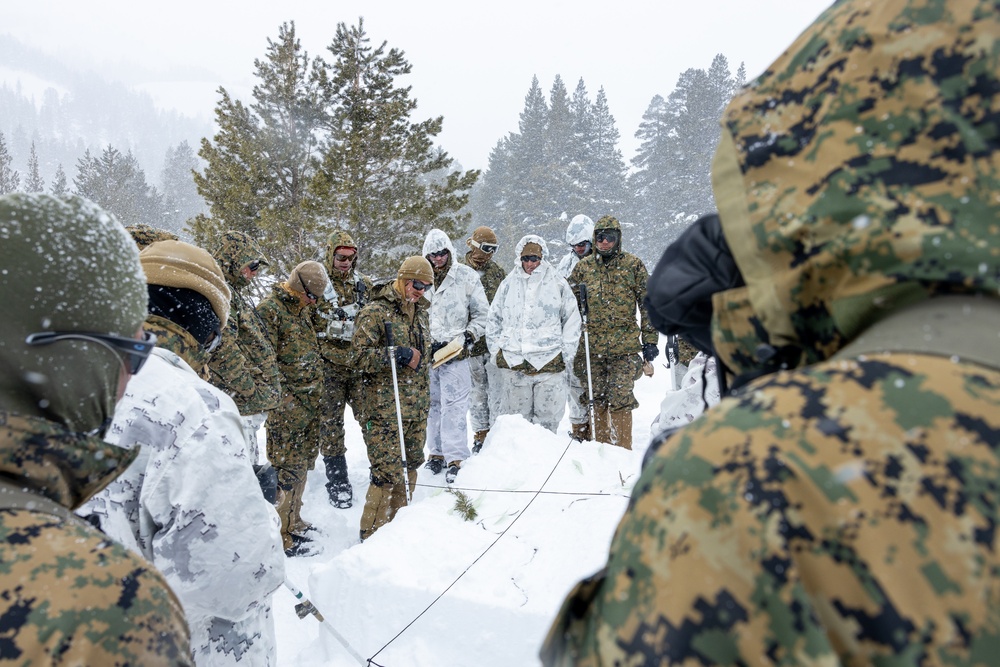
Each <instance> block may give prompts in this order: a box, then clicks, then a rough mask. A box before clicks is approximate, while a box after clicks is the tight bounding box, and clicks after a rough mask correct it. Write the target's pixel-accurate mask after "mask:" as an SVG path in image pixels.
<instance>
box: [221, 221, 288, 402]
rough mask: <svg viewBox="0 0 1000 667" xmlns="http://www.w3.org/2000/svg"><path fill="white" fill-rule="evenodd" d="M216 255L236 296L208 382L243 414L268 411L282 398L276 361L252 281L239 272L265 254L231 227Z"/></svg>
mask: <svg viewBox="0 0 1000 667" xmlns="http://www.w3.org/2000/svg"><path fill="white" fill-rule="evenodd" d="M212 256H213V257H215V261H217V262H218V263H219V266H220V267H221V268H222V274H223V275H224V276H225V277H226V282H227V283H228V284H229V290H230V292H231V293H232V301H231V302H230V306H229V321H228V323H227V324H226V328H225V329H223V331H222V343H221V344H220V345H219V347H218V349H216V350H215V352H213V353H212V358H211V360H210V362H209V371H210V373H211V375H210V378H209V381H210V382H211V383H212V384H214V385H215V386H216V387H218V388H219V389H221V390H222V391H224V392H226V393H227V394H229V395H230V396H231V397H232V398H233V401H234V402H235V403H236V407H237V408H239V410H240V414H241V415H244V416H246V415H255V414H261V413H267V412H270V411H271V410H274V409H275V408H276V407H278V403H279V402H280V400H281V379H280V376H279V374H278V365H277V362H276V361H275V357H274V348H273V347H272V345H271V343H270V341H269V340H268V338H267V336H266V335H265V333H264V327H263V323H262V322H261V319H260V316H259V315H258V314H257V312H256V310H254V306H253V301H252V300H251V298H250V289H249V288H250V281H249V280H247V279H246V278H245V277H243V276H242V275H241V274H240V271H241V270H242V269H243V267H245V266H247V265H248V264H250V263H251V262H253V261H255V260H263V259H264V257H263V255H262V254H261V252H260V249H259V248H258V247H257V244H256V243H255V242H254V241H253V239H251V238H250V237H249V236H247V235H246V234H244V233H243V232H237V231H232V230H230V231H228V232H226V233H225V234H223V236H222V239H221V241H220V243H219V247H218V248H217V249H216V251H215V252H214V253H212Z"/></svg>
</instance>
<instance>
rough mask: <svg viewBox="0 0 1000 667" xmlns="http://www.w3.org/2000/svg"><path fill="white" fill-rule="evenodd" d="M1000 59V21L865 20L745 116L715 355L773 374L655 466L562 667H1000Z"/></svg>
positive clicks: (726, 210)
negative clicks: (729, 284)
mask: <svg viewBox="0 0 1000 667" xmlns="http://www.w3.org/2000/svg"><path fill="white" fill-rule="evenodd" d="M998 54H1000V14H998V12H997V8H996V5H995V4H994V3H992V2H979V1H975V0H951V1H949V2H947V3H926V2H918V1H916V0H884V1H883V2H879V3H869V2H863V1H861V0H857V1H850V0H847V1H842V2H838V3H835V4H834V5H833V6H831V7H830V8H829V9H827V10H826V12H824V13H823V14H822V15H821V16H820V17H819V18H818V19H817V21H816V22H815V23H814V24H813V25H812V26H811V27H810V28H809V29H807V30H806V32H805V33H803V34H802V35H801V36H800V37H799V38H798V40H797V41H796V42H795V43H794V44H793V45H792V46H791V47H790V48H789V49H788V50H786V51H785V53H784V55H782V56H781V57H780V58H779V59H778V60H777V61H776V62H775V63H774V64H773V65H772V66H771V67H770V68H769V69H768V70H767V71H766V72H765V73H764V74H763V75H762V76H761V77H760V78H759V79H758V80H757V81H756V82H755V83H754V84H752V85H751V86H750V87H748V88H747V89H745V90H744V91H743V92H742V93H740V94H738V95H737V96H736V97H735V98H734V100H733V101H732V102H731V103H730V105H729V106H728V108H727V109H726V111H725V113H724V115H723V127H724V131H723V136H722V140H721V142H720V145H719V150H718V152H717V154H716V159H715V163H714V165H713V185H714V189H715V196H716V201H717V202H718V204H719V217H720V219H721V222H722V227H723V231H724V233H725V237H726V241H727V242H728V245H729V247H730V248H731V249H732V256H733V257H734V259H735V260H736V263H737V265H738V266H739V269H740V272H741V273H742V275H743V278H744V279H745V281H746V285H745V286H744V287H739V288H735V289H729V290H726V291H723V292H717V293H716V294H715V296H714V299H713V305H714V309H713V311H714V315H713V322H712V328H713V331H712V342H713V345H714V347H715V351H716V352H717V354H718V355H719V357H720V359H721V361H722V362H723V363H725V364H726V365H727V366H728V367H729V368H730V369H731V370H732V371H733V372H734V373H736V374H738V375H743V376H746V375H747V374H754V373H757V374H759V371H760V370H762V369H763V370H764V371H765V372H766V375H764V376H763V377H758V379H756V380H751V381H750V382H749V383H747V384H745V385H743V386H742V387H741V388H739V389H737V391H736V392H735V393H734V395H731V396H730V397H727V398H724V399H723V400H722V402H721V403H720V404H719V405H718V406H716V407H715V408H713V409H712V410H710V411H708V412H707V413H706V414H705V415H703V416H702V417H701V418H700V419H698V420H696V421H694V422H693V423H692V424H690V425H689V426H687V427H685V428H684V430H683V431H681V432H680V433H678V434H676V435H674V436H672V437H671V438H670V439H668V440H667V441H666V442H665V443H664V444H663V445H661V447H660V449H659V451H656V453H655V455H654V456H653V457H652V459H651V461H650V462H649V463H648V465H647V466H646V467H645V469H644V471H643V473H642V475H641V477H640V479H639V481H638V482H637V483H636V486H635V489H634V490H633V493H632V500H631V503H630V507H629V510H628V512H627V514H626V516H625V517H624V518H623V520H622V522H621V524H620V525H619V527H618V531H617V534H616V535H615V538H614V541H613V543H612V546H611V553H610V556H609V560H608V566H607V569H606V570H605V571H603V572H602V573H599V576H597V577H595V578H593V579H591V580H588V581H586V582H583V584H581V586H579V587H578V589H577V590H576V591H575V592H574V594H573V595H571V597H570V599H569V600H567V602H566V604H565V605H564V607H563V610H562V612H561V614H560V617H559V619H558V620H557V622H556V624H555V626H554V627H553V630H552V632H551V633H550V636H549V640H548V643H547V647H546V649H545V650H544V660H543V662H544V663H545V664H546V665H570V664H572V665H581V666H587V665H613V664H614V665H639V664H687V665H713V664H741V665H758V664H768V665H774V664H785V665H790V664H815V665H819V664H824V665H839V664H843V665H859V666H864V665H890V664H891V665H973V664H991V663H995V662H996V660H997V655H998V653H997V649H996V646H997V628H1000V605H998V604H997V594H996V590H997V573H998V572H1000V534H998V532H997V530H996V527H997V525H998V522H1000V509H998V508H1000V491H998V488H997V480H998V479H1000V454H998V450H997V443H998V442H1000V360H998V359H997V349H998V348H997V331H998V330H1000V301H998V293H1000V266H998V254H997V249H998V248H1000V224H998V221H1000V203H998V198H997V193H998V192H1000V151H998V145H997V140H998V137H1000V124H998V120H997V118H998V111H1000V80H998V72H1000V55H998ZM755 329H756V331H755ZM764 351H766V352H767V354H766V355H765V354H761V352H764ZM775 352H777V354H778V356H779V357H780V358H781V359H782V361H783V364H784V366H785V368H786V369H787V370H782V369H781V368H780V367H779V366H778V365H776V364H773V363H772V362H771V361H770V359H771V358H773V355H774V353H775ZM739 382H740V378H737V381H736V383H734V384H735V385H739Z"/></svg>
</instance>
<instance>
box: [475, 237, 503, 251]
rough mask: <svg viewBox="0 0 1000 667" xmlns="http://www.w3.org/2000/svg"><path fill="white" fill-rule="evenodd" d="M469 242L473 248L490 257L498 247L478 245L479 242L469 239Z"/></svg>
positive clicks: (491, 244) (495, 245) (490, 244)
mask: <svg viewBox="0 0 1000 667" xmlns="http://www.w3.org/2000/svg"><path fill="white" fill-rule="evenodd" d="M469 242H470V243H471V244H472V245H473V246H475V247H476V248H479V249H480V250H482V251H483V252H485V253H487V254H490V255H492V254H493V253H495V252H496V251H497V248H499V247H500V246H499V245H497V244H496V243H480V242H479V241H477V240H475V239H471V240H470V241H469Z"/></svg>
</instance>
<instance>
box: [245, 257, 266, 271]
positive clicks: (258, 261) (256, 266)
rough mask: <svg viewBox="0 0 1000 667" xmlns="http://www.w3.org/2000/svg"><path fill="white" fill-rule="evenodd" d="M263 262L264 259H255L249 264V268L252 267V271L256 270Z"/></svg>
mask: <svg viewBox="0 0 1000 667" xmlns="http://www.w3.org/2000/svg"><path fill="white" fill-rule="evenodd" d="M263 263H264V262H263V261H262V260H259V259H255V260H254V261H252V262H250V263H249V264H247V268H248V269H250V270H251V271H256V270H257V269H259V268H260V265H261V264H263Z"/></svg>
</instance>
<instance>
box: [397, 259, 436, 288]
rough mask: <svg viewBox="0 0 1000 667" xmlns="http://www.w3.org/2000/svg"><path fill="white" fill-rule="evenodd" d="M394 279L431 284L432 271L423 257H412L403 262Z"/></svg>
mask: <svg viewBox="0 0 1000 667" xmlns="http://www.w3.org/2000/svg"><path fill="white" fill-rule="evenodd" d="M396 277H397V278H399V279H401V280H403V281H406V280H419V281H420V282H422V283H433V282H434V271H433V269H431V263H430V262H428V261H427V259H426V258H425V257H421V256H419V255H414V256H413V257H407V258H406V259H404V260H403V263H402V264H401V265H400V267H399V273H398V274H397V275H396Z"/></svg>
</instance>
